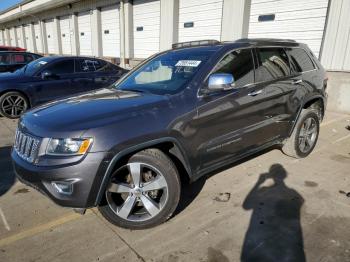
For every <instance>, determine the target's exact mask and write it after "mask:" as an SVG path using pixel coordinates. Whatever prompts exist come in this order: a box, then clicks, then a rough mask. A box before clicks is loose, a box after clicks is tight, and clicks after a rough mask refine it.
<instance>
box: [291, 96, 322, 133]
mask: <svg viewBox="0 0 350 262" xmlns="http://www.w3.org/2000/svg"><path fill="white" fill-rule="evenodd" d="M313 107H315V108H317V107H318V108H320V110H321V111H320V115H319V118H320V121H322V119H323V117H324V114H325V101H324V98H323V97H322V96H321V95H316V96H312V97H310V98H308V99H306V100H305V101H304V102H303V103H302V105H301V106H300V108H299V110H298V113H297V115H296V117H295V120H294V123H293V126H292V128H291V130H290V132H289V136H290V135H291V134H292V133H293V131H294V128H295V125H296V123H297V121H298V119H299V117H300V114H301V111H302V110H303V109H306V108H313Z"/></svg>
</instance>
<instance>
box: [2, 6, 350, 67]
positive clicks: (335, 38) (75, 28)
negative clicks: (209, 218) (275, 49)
mask: <svg viewBox="0 0 350 262" xmlns="http://www.w3.org/2000/svg"><path fill="white" fill-rule="evenodd" d="M134 1H136V0H76V1H69V0H60V1H57V0H35V1H31V2H28V3H26V4H24V5H23V6H20V7H16V8H14V9H11V10H8V11H6V12H5V13H0V30H1V31H0V38H1V39H0V42H2V43H4V44H10V39H11V37H12V38H13V37H20V36H21V34H13V33H12V34H11V32H12V31H11V30H12V29H13V28H14V27H17V28H18V27H22V31H21V30H20V29H18V32H23V35H22V38H23V41H18V40H19V39H15V40H12V42H13V43H20V44H21V45H23V47H27V48H29V49H31V50H32V51H34V52H39V53H45V54H48V53H54V54H62V53H63V50H64V52H65V53H71V54H76V55H79V54H81V51H84V52H85V53H86V54H90V55H92V56H103V55H105V56H108V55H111V54H112V55H111V56H113V53H114V54H116V55H115V56H114V57H113V59H114V60H115V61H120V62H121V64H122V65H124V64H133V61H140V60H142V59H144V58H145V56H148V55H150V54H151V53H152V52H156V51H158V50H159V51H162V50H166V49H170V48H171V45H172V44H173V43H176V42H178V41H180V40H194V39H208V38H209V39H210V38H213V37H214V38H216V39H217V40H221V41H232V40H235V39H238V38H242V37H243V38H244V37H248V36H251V37H277V38H287V37H290V35H291V37H292V38H297V40H299V41H302V42H307V43H308V44H310V45H313V43H316V42H317V45H315V50H316V49H317V52H316V53H317V54H318V51H319V50H320V49H321V51H320V54H319V56H320V57H321V61H322V63H323V64H324V65H325V67H326V68H327V69H328V70H343V71H350V29H349V27H350V16H349V14H350V1H349V0H310V1H306V0H290V1H287V0H278V1H271V0H137V1H136V2H135V5H136V4H140V3H141V4H144V5H145V10H146V12H143V13H142V12H140V10H139V9H140V8H136V7H135V5H134ZM157 1H158V2H159V3H160V8H159V6H158V5H157V8H156V9H154V10H152V12H153V13H154V12H159V15H157V14H152V12H151V10H150V12H149V14H148V13H147V10H148V9H147V6H149V8H151V6H155V4H156V3H157ZM328 1H330V2H329V3H330V4H328ZM274 3H275V4H274ZM303 3H305V4H303ZM116 5H117V6H118V12H119V14H118V16H116V17H115V18H114V19H118V17H119V26H120V28H119V30H115V31H117V32H118V34H119V39H117V38H116V40H115V42H116V44H115V48H117V49H119V50H117V51H116V52H113V50H111V47H110V46H109V47H108V48H109V50H108V52H105V50H103V46H106V43H104V42H103V41H104V39H105V38H106V36H103V34H105V31H106V29H105V28H104V27H103V26H102V24H101V19H102V18H103V17H104V14H102V15H101V12H102V11H103V10H104V8H106V7H108V6H116ZM292 7H293V8H294V9H295V11H293V12H290V8H292ZM303 8H304V9H305V10H303ZM294 9H293V10H294ZM81 12H90V13H91V18H90V19H91V36H89V37H88V40H84V43H80V42H81V41H82V40H81V39H82V37H81V35H80V34H81V33H82V32H80V31H79V15H80V14H81ZM270 13H273V14H275V16H276V17H275V21H273V22H264V23H260V21H258V18H259V15H260V14H270ZM327 14H328V16H327ZM140 16H142V18H143V19H144V21H141V23H143V25H144V29H145V31H144V33H141V32H138V31H137V30H138V29H137V28H136V27H139V30H141V29H140V28H141V27H142V25H139V23H140V19H139V20H138V18H140ZM61 17H65V18H66V19H67V17H68V18H69V23H66V24H69V28H70V29H69V30H70V34H69V37H70V38H69V43H70V45H71V50H69V47H68V49H67V46H66V44H67V43H66V42H67V39H65V41H66V42H65V41H62V34H64V35H65V37H68V32H67V30H66V29H65V31H63V32H61V26H62V23H61V22H60V18H61ZM159 17H160V18H159ZM152 19H153V20H155V21H156V20H157V21H159V24H160V26H159V25H157V26H156V28H157V31H158V32H157V34H155V35H156V37H154V36H153V38H152V45H153V46H154V48H153V49H152V48H150V47H147V49H151V52H147V54H144V53H142V52H139V51H138V50H140V49H142V48H143V45H142V41H149V40H150V39H148V38H147V34H146V33H147V31H146V29H147V28H149V25H148V24H147V23H148V22H149V23H150V25H151V24H152V25H153V24H154V23H153V22H152V21H151V20H152ZM49 20H52V21H53V25H52V28H51V29H52V30H51V29H50V30H49V31H50V37H53V39H49V38H48V36H47V28H46V26H45V23H46V21H49ZM141 20H142V19H141ZM208 21H209V22H208ZM324 21H326V23H324ZM312 22H315V23H316V24H317V25H318V26H317V32H316V31H315V30H314V31H313V30H312V27H313V26H312ZM303 23H305V28H306V27H307V25H309V27H308V30H309V31H308V32H307V33H305V32H304V33H305V34H303ZM115 24H116V26H118V25H117V23H115ZM296 24H297V25H298V30H299V31H300V32H299V33H295V27H296V26H295V25H296ZM324 24H326V31H325V32H324V30H323V29H322V28H324ZM310 25H311V26H310ZM38 26H39V27H38ZM102 29H103V30H102ZM208 30H209V31H210V32H208ZM213 30H214V31H215V34H213V32H211V31H213ZM271 30H272V31H271ZM281 30H282V31H283V32H282V31H281ZM39 31H40V32H39ZM85 31H86V29H85ZM112 31H113V30H109V32H112ZM88 33H90V32H88ZM52 34H53V36H51V35H52ZM142 34H144V35H145V36H144V40H142V41H141V42H140V39H141V38H140V35H142ZM295 34H296V35H295ZM16 35H18V36H16ZM38 36H40V38H41V39H38V38H37V37H38ZM298 37H299V38H298ZM142 39H143V38H142ZM86 41H90V42H91V43H85V42H86ZM308 41H309V42H308ZM12 42H11V43H12ZM48 43H49V44H50V47H48ZM52 45H54V46H52ZM86 46H91V52H90V51H88V52H87V51H86V50H85V49H86ZM81 49H82V50H81ZM83 49H84V50H83ZM67 50H68V51H67ZM135 50H136V52H135ZM152 50H153V51H152ZM106 54H108V55H106ZM139 54H141V55H139ZM138 56H139V57H138Z"/></svg>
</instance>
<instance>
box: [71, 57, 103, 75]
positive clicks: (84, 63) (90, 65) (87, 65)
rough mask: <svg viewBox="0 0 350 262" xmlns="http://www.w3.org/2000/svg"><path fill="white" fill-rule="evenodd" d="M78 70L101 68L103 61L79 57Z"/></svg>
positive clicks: (89, 70) (88, 70) (92, 70)
mask: <svg viewBox="0 0 350 262" xmlns="http://www.w3.org/2000/svg"><path fill="white" fill-rule="evenodd" d="M76 61H77V63H76V72H95V71H97V70H98V69H100V68H101V66H102V65H101V63H100V61H98V60H95V59H77V60H76Z"/></svg>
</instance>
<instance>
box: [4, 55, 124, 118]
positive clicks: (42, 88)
mask: <svg viewBox="0 0 350 262" xmlns="http://www.w3.org/2000/svg"><path fill="white" fill-rule="evenodd" d="M125 72H126V70H125V69H123V68H120V67H118V66H116V65H114V64H112V63H109V62H107V61H104V60H101V59H97V58H90V57H72V56H69V57H64V56H52V57H43V58H40V59H38V60H35V61H33V62H31V63H29V64H27V65H26V66H25V67H23V68H21V69H19V70H17V71H15V72H13V73H2V74H0V114H1V115H3V116H4V117H7V118H18V117H20V116H21V115H22V114H23V113H24V112H25V111H26V110H27V109H28V108H31V107H34V106H37V105H39V104H42V103H46V102H49V101H52V100H55V99H59V98H62V97H66V96H70V95H73V94H77V93H82V92H87V91H91V90H94V89H99V88H103V87H107V86H109V85H111V84H112V83H114V82H115V81H116V80H118V79H119V78H120V77H121V76H122V75H123V74H124V73H125Z"/></svg>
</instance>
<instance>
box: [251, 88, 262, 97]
mask: <svg viewBox="0 0 350 262" xmlns="http://www.w3.org/2000/svg"><path fill="white" fill-rule="evenodd" d="M261 93H262V89H260V90H257V91H253V92H251V93H249V94H248V96H257V95H259V94H261Z"/></svg>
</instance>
